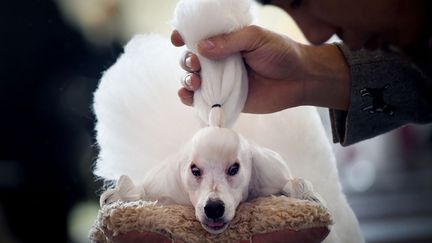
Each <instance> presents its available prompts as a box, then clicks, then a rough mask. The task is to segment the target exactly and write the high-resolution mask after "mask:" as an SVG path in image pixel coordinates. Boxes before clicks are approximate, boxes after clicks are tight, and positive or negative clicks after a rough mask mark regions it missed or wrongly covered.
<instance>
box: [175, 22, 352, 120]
mask: <svg viewBox="0 0 432 243" xmlns="http://www.w3.org/2000/svg"><path fill="white" fill-rule="evenodd" d="M171 42H172V43H173V44H174V45H175V46H182V45H184V42H183V40H182V38H181V36H180V34H179V33H178V32H177V31H173V33H172V35H171ZM197 49H198V52H199V53H200V54H201V55H202V56H204V57H206V58H210V59H213V60H219V59H223V58H226V57H228V56H229V55H232V54H234V53H237V52H240V53H241V55H242V56H243V58H244V61H245V64H246V69H247V70H248V78H249V91H248V98H247V100H246V104H245V107H244V109H243V111H244V112H248V113H271V112H276V111H280V110H283V109H286V108H289V107H293V106H300V105H317V106H324V107H331V108H336V109H347V108H348V105H349V92H350V83H349V73H348V67H347V65H346V63H345V60H344V59H343V57H342V56H341V53H340V51H339V50H338V48H337V47H336V46H333V45H323V46H319V47H315V46H308V45H302V44H300V43H297V42H295V41H293V40H291V39H290V38H288V37H286V36H283V35H279V34H277V33H274V32H271V31H268V30H265V29H263V28H260V27H258V26H248V27H245V28H243V29H241V30H239V31H236V32H232V33H229V34H224V35H220V36H216V37H212V38H210V39H207V40H204V41H201V42H199V43H198V46H197ZM180 64H181V66H182V68H183V69H184V70H186V72H187V73H186V74H185V76H184V78H183V79H182V84H183V87H182V88H181V89H180V90H179V92H178V95H179V97H180V99H181V101H182V102H183V103H184V104H186V105H192V103H193V92H194V91H195V90H197V89H199V87H200V84H201V79H200V76H199V71H200V68H201V67H200V64H199V60H198V58H197V56H196V55H195V54H193V53H191V52H186V53H185V54H184V55H183V57H182V58H181V61H180Z"/></svg>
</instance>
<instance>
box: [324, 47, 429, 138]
mask: <svg viewBox="0 0 432 243" xmlns="http://www.w3.org/2000/svg"><path fill="white" fill-rule="evenodd" d="M337 46H338V47H339V48H340V50H341V51H342V53H343V55H344V56H345V58H346V60H347V63H348V65H349V67H350V74H351V103H350V107H349V109H348V111H339V110H334V109H330V118H331V123H332V132H333V141H334V142H335V143H341V144H342V145H343V146H348V145H351V144H353V143H356V142H359V141H361V140H365V139H368V138H372V137H374V136H377V135H380V134H382V133H385V132H388V131H390V130H393V129H395V128H398V127H400V126H403V125H406V124H409V123H419V124H423V123H430V122H432V79H431V76H430V75H431V70H430V63H421V64H414V62H413V61H412V60H411V59H410V58H408V57H405V56H403V55H401V54H399V53H395V52H388V51H373V52H372V51H366V50H359V51H350V50H349V49H348V47H346V46H344V45H341V44H337ZM427 51H428V52H429V51H430V50H427Z"/></svg>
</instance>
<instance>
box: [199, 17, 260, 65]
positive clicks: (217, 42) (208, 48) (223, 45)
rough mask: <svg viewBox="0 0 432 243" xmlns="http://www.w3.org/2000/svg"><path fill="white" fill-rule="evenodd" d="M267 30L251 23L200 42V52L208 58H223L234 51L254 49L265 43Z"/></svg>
mask: <svg viewBox="0 0 432 243" xmlns="http://www.w3.org/2000/svg"><path fill="white" fill-rule="evenodd" d="M267 32H268V31H267V30H265V29H263V28H261V27H258V26H255V25H251V26H248V27H245V28H243V29H241V30H238V31H235V32H232V33H229V34H224V35H219V36H215V37H211V38H209V39H206V40H203V41H200V42H198V46H197V47H198V52H199V53H200V54H202V55H203V56H205V57H207V58H211V59H222V58H226V57H228V56H230V55H232V54H234V53H238V52H250V51H254V50H255V49H257V48H258V47H260V46H262V45H263V44H264V43H265V41H266V40H267V36H268V35H267Z"/></svg>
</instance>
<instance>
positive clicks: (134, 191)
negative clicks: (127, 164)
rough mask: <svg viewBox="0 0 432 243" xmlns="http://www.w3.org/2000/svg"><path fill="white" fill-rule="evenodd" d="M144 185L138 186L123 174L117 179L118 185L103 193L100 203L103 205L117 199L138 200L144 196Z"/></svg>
mask: <svg viewBox="0 0 432 243" xmlns="http://www.w3.org/2000/svg"><path fill="white" fill-rule="evenodd" d="M144 195H145V193H144V187H143V186H139V185H138V186H136V185H135V184H134V183H133V182H132V180H131V179H130V178H129V177H128V176H126V175H122V176H120V178H119V179H118V181H117V185H116V187H115V188H113V189H109V190H107V191H105V192H104V193H102V195H101V196H100V199H99V204H100V206H101V207H102V206H103V205H105V204H110V203H112V202H115V201H119V200H120V201H125V202H130V201H137V200H140V199H143V198H144Z"/></svg>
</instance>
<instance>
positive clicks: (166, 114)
mask: <svg viewBox="0 0 432 243" xmlns="http://www.w3.org/2000/svg"><path fill="white" fill-rule="evenodd" d="M186 1H192V2H193V1H195V3H196V2H197V1H198V0H186ZM209 1H210V2H212V1H213V2H215V1H214V0H206V1H205V2H209ZM219 1H228V0H219ZM246 1H247V0H238V1H228V3H230V2H231V3H234V2H236V4H237V3H238V4H240V2H246ZM216 2H217V1H216ZM236 4H233V5H236ZM240 5H241V4H240ZM222 6H224V7H226V5H222ZM236 7H238V6H236ZM212 10H213V11H214V12H217V11H215V8H212ZM213 14H214V13H213ZM214 15H215V16H216V17H217V16H218V14H214ZM177 27H179V24H178V23H177ZM178 29H181V27H180V28H178ZM181 33H182V32H181ZM214 34H215V33H209V35H214ZM197 40H199V38H198V39H197ZM180 52H181V50H179V49H175V48H174V47H172V46H171V44H170V43H169V41H168V40H166V39H164V38H162V37H159V36H155V35H149V36H143V35H141V36H136V37H135V38H134V39H132V40H131V41H130V42H129V43H128V45H127V46H126V47H125V52H124V54H123V55H122V56H121V57H120V58H119V59H118V60H117V62H116V63H115V64H114V65H113V66H112V67H110V68H109V69H108V70H107V71H106V72H105V73H104V75H103V77H102V80H101V83H100V85H99V88H98V89H97V91H96V92H95V98H94V102H95V103H94V111H95V114H96V117H97V124H96V130H97V142H98V145H99V147H100V153H99V159H98V161H97V165H96V169H95V174H96V175H98V176H100V177H102V178H104V179H105V180H114V181H117V187H116V188H114V189H111V190H108V191H107V192H105V193H104V194H103V195H102V196H101V204H105V203H109V202H112V201H115V200H124V201H131V200H138V199H145V200H158V201H159V202H161V203H176V204H184V205H193V206H194V207H195V212H196V217H197V219H198V220H199V221H200V222H201V224H202V225H203V227H204V228H205V229H206V230H207V231H209V232H211V233H220V232H222V231H223V230H225V229H226V227H227V226H228V224H229V222H230V220H231V219H232V218H233V217H234V215H235V210H236V208H237V206H238V205H239V203H241V202H243V201H246V200H249V199H251V198H255V197H259V196H268V195H274V194H284V195H287V196H291V197H296V198H300V199H306V200H314V201H319V202H322V203H323V202H324V201H326V206H327V207H328V209H329V211H330V213H331V214H332V215H333V217H334V221H335V225H334V226H333V227H332V229H331V232H330V234H329V236H328V237H327V239H326V240H325V242H344V243H345V242H362V241H363V239H362V236H361V234H360V232H359V227H358V222H357V220H356V218H355V216H354V214H353V213H352V210H351V209H350V207H349V205H348V204H347V202H346V199H345V197H344V195H343V193H342V190H341V186H340V183H339V180H338V175H337V169H336V165H335V159H334V155H333V152H332V150H331V147H330V144H329V141H328V139H327V137H326V135H325V132H324V129H323V126H322V124H321V121H320V118H319V116H318V114H317V112H316V110H315V109H314V108H312V107H301V108H294V109H289V110H286V111H283V112H280V113H275V114H268V115H245V114H242V115H240V117H239V119H238V120H237V119H236V118H237V116H238V113H239V111H240V110H241V107H242V105H243V104H242V102H243V103H244V94H242V91H238V92H237V94H239V95H237V96H234V98H236V97H237V100H234V101H231V102H228V103H230V104H235V105H234V106H235V107H234V109H231V110H230V108H229V107H226V105H225V104H226V102H224V100H222V101H220V102H219V100H218V101H217V102H215V101H211V104H216V105H215V106H213V107H212V105H210V106H209V105H208V104H207V108H206V109H204V108H203V109H200V110H199V112H198V115H199V117H200V118H201V128H200V125H198V124H197V119H196V116H195V114H194V112H193V110H192V109H190V108H189V107H186V106H184V105H182V104H181V103H180V102H179V101H178V100H177V98H176V90H177V88H178V83H177V82H176V81H177V80H178V79H179V77H180V76H181V75H182V73H183V72H182V70H181V69H180V67H179V65H178V63H177V59H178V57H179V56H180ZM239 58H240V61H241V57H239ZM234 62H236V61H235V60H234ZM204 65H205V64H204ZM209 65H211V64H209ZM221 68H222V69H223V68H224V67H223V65H222V67H221ZM228 68H229V67H228ZM205 69H206V68H205V67H203V70H205ZM240 76H241V75H240ZM203 79H204V77H203ZM243 81H246V82H247V80H243ZM243 81H242V82H243ZM203 85H204V83H203ZM239 87H240V89H244V88H245V87H244V85H243V86H242V85H240V86H239ZM233 89H236V88H235V87H234V88H233ZM204 90H205V88H204ZM204 92H206V91H204ZM243 93H244V92H243ZM206 97H207V98H208V95H207V96H206V95H205V94H204V95H201V97H198V96H197V97H195V98H197V99H196V100H195V101H196V102H201V103H205V102H204V101H205V99H206ZM225 98H227V97H225ZM200 99H203V100H204V101H203V100H200ZM209 99H210V100H211V99H212V98H209ZM216 100H217V99H216ZM218 104H222V105H218ZM201 105H202V104H201ZM197 106H198V105H197ZM203 106H204V105H203ZM239 106H240V109H239ZM227 110H228V112H227ZM224 112H225V114H224ZM225 115H226V116H227V118H225ZM225 120H227V121H228V123H229V124H232V123H234V122H235V126H234V128H233V129H231V128H227V127H224V123H225ZM203 124H204V126H202V125H203ZM192 134H194V135H193V137H192V139H191V137H190V136H191V135H192ZM239 134H242V135H239ZM258 145H260V146H265V147H267V148H271V149H272V150H270V149H267V148H264V147H260V146H258ZM275 151H277V152H275ZM288 167H289V168H291V170H292V172H293V174H294V176H295V177H296V178H297V179H293V177H292V176H291V174H290V171H289V169H288ZM299 178H302V179H299ZM309 181H310V182H309ZM312 184H313V185H314V190H315V191H316V192H318V193H319V194H320V195H321V196H319V195H318V193H316V192H314V191H313V189H312ZM321 197H322V198H321Z"/></svg>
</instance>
